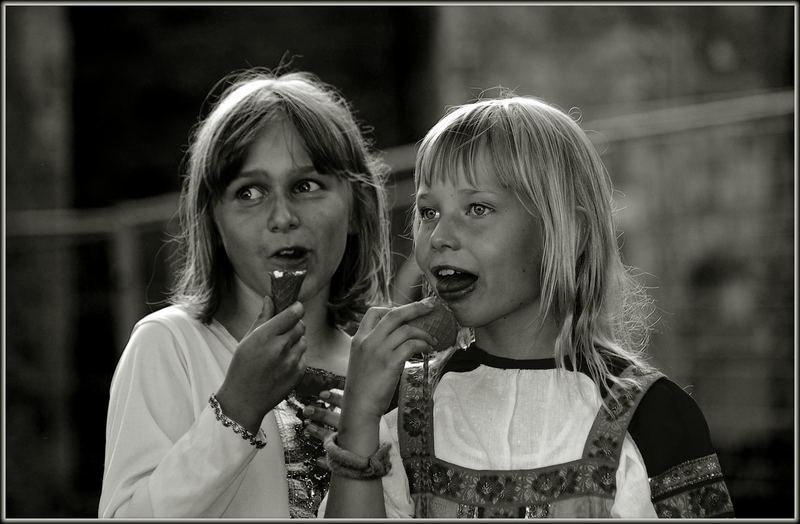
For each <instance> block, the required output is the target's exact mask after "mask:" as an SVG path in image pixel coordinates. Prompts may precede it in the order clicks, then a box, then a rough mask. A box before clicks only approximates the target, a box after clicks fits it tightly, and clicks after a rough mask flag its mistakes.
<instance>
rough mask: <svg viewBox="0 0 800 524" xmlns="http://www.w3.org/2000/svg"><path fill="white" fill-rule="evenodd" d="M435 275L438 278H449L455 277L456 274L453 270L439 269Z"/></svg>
mask: <svg viewBox="0 0 800 524" xmlns="http://www.w3.org/2000/svg"><path fill="white" fill-rule="evenodd" d="M437 274H438V275H439V276H440V277H451V276H453V275H455V274H456V271H455V270H454V269H450V268H447V269H440V270H439V271H438V272H437Z"/></svg>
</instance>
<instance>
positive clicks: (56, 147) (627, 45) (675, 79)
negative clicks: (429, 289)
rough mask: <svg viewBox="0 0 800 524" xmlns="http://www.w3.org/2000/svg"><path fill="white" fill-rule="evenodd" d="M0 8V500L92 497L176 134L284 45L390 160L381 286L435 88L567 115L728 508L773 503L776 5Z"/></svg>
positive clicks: (788, 190)
mask: <svg viewBox="0 0 800 524" xmlns="http://www.w3.org/2000/svg"><path fill="white" fill-rule="evenodd" d="M3 10H4V13H3V14H4V16H3V19H4V30H5V42H4V43H5V46H4V53H5V56H4V66H5V77H4V80H5V83H4V94H5V144H4V145H5V150H4V153H5V155H4V162H5V171H4V174H5V194H4V196H5V208H4V211H5V219H6V220H5V224H6V229H5V248H6V251H5V263H6V280H5V286H6V287H5V289H4V292H5V308H4V315H5V347H4V351H5V352H4V359H5V367H4V389H5V395H4V400H5V421H4V422H5V424H4V430H5V441H4V443H5V450H4V452H5V453H4V455H5V456H4V459H5V460H4V467H5V482H4V486H3V489H4V491H5V508H4V516H6V517H36V518H43V517H70V518H85V517H96V516H97V505H98V500H99V494H100V486H101V481H102V476H103V460H104V445H105V423H106V410H107V403H108V393H109V385H110V382H111V377H112V374H113V372H114V368H115V365H116V362H117V360H118V358H119V355H120V352H121V350H122V349H123V347H124V345H125V343H126V341H127V338H128V336H129V334H130V330H131V327H132V326H133V324H134V323H135V321H136V320H137V319H139V318H140V317H142V316H143V315H145V314H147V313H148V312H150V311H154V310H156V309H158V308H160V307H163V306H164V302H163V301H164V299H165V298H166V291H167V289H168V287H169V283H170V279H171V277H172V267H171V262H170V254H171V252H172V247H171V246H170V245H169V244H168V243H165V240H166V239H168V238H169V235H170V234H171V233H174V232H175V226H176V223H175V220H174V219H173V214H174V212H175V209H176V203H177V191H178V189H179V187H180V186H179V184H180V173H181V161H182V158H183V154H184V151H185V150H186V146H187V143H188V136H189V130H190V128H191V127H192V126H193V125H194V124H195V123H196V122H197V120H198V118H199V117H200V116H201V115H203V114H205V111H206V109H207V105H206V103H205V102H204V101H205V99H206V95H207V94H208V93H209V91H210V90H211V89H212V87H213V86H214V85H215V84H216V82H217V81H218V80H219V79H220V78H221V77H222V76H224V75H225V74H227V73H229V72H231V71H233V70H239V69H244V68H247V67H251V66H265V67H270V68H274V67H276V66H278V65H279V64H280V63H282V62H284V63H285V62H287V61H290V62H291V68H292V69H298V70H309V71H312V72H314V73H316V74H318V75H319V76H320V77H321V78H322V80H324V81H326V82H329V83H331V84H333V85H334V86H336V87H337V88H339V89H340V91H341V92H342V93H343V94H344V96H345V97H346V98H347V99H348V100H350V101H351V102H352V105H353V109H354V110H355V111H356V115H357V117H358V119H359V120H360V121H361V122H362V123H363V124H364V125H365V126H369V127H370V128H371V129H372V131H371V133H370V135H369V136H370V137H371V138H372V140H373V141H374V145H375V147H376V148H378V149H380V150H382V151H383V152H384V155H385V158H386V160H387V162H388V163H389V164H390V165H391V166H392V173H391V178H390V182H389V184H390V197H391V201H392V205H393V215H392V218H393V229H394V233H395V236H394V248H395V260H394V261H395V271H396V296H397V297H398V299H399V300H403V299H406V300H407V299H411V298H414V297H413V296H410V295H409V292H408V289H409V286H410V283H412V282H413V280H414V271H413V267H410V266H408V265H405V264H404V262H405V260H406V258H407V257H408V254H409V252H410V249H411V242H410V240H409V238H408V235H407V217H408V212H407V210H408V207H409V205H410V204H411V193H412V190H413V188H412V184H411V175H412V170H413V158H414V150H415V144H416V143H417V141H418V140H420V139H421V138H422V136H423V135H424V133H425V132H426V131H427V130H428V128H429V127H430V126H431V125H432V124H433V123H434V122H435V121H436V120H437V119H438V118H439V117H440V116H441V115H442V113H443V111H444V109H445V107H446V106H448V105H454V104H460V103H464V102H467V101H470V100H472V99H474V98H475V97H477V96H478V95H479V94H480V93H481V92H482V91H483V90H484V89H487V88H492V87H497V86H502V87H505V88H510V89H514V90H516V92H517V93H519V94H523V95H535V96H539V97H542V98H544V99H546V100H548V101H550V102H553V103H555V104H557V105H559V106H560V107H561V108H563V109H565V110H569V109H571V108H577V109H579V112H580V114H581V115H582V117H581V118H582V123H583V125H584V127H585V128H586V129H588V130H591V136H592V138H593V140H595V141H596V143H597V145H598V148H599V149H600V151H601V152H602V154H603V158H604V160H605V162H606V165H607V167H608V169H609V171H610V173H611V176H612V179H613V180H614V184H615V188H616V190H617V194H616V200H617V201H616V205H617V207H618V208H620V211H619V213H618V223H619V226H620V229H621V230H622V232H623V235H622V237H621V239H620V242H621V244H622V249H623V253H624V260H625V262H626V263H628V264H630V265H633V266H635V267H637V268H639V269H640V271H641V275H642V278H643V279H644V281H645V283H646V284H647V285H648V286H650V287H651V290H650V291H651V293H652V295H653V296H654V298H655V299H656V301H657V305H658V307H659V317H660V320H659V323H658V325H657V332H656V334H655V336H654V337H653V340H652V344H651V347H650V353H651V355H652V357H653V361H654V363H655V364H656V365H658V366H660V367H661V369H662V370H663V371H664V372H666V373H667V374H668V375H670V376H671V378H672V379H673V380H675V381H676V382H677V383H678V384H680V385H681V386H684V387H686V388H687V390H688V391H689V392H690V393H691V394H692V396H693V397H694V399H695V400H696V401H697V402H698V404H699V405H700V407H701V408H702V410H703V411H704V413H705V415H706V418H707V420H708V423H709V426H710V429H711V434H712V437H713V441H714V444H715V446H716V447H717V449H718V451H719V457H720V461H721V464H722V468H723V471H724V473H725V476H726V479H727V483H728V487H729V489H730V492H731V496H732V498H733V502H734V507H735V510H736V513H737V516H739V517H763V518H774V517H784V518H788V517H793V516H796V515H797V512H796V503H795V493H796V491H797V490H796V488H797V486H796V476H795V475H796V447H795V443H796V438H795V437H796V435H795V428H796V418H795V417H796V409H795V394H796V361H795V353H794V343H795V341H796V339H795V335H796V331H795V329H796V328H795V324H794V318H795V280H794V277H795V261H796V260H795V241H796V232H795V229H794V227H795V225H796V224H795V200H794V198H795V197H794V195H795V189H796V187H795V182H796V178H795V176H796V175H795V167H796V163H795V160H796V157H795V155H796V151H795V141H796V136H795V125H796V118H795V103H796V91H795V90H796V76H795V74H796V72H795V65H794V64H795V60H796V56H795V51H796V25H795V23H796V14H797V13H796V10H797V7H796V5H795V4H794V3H784V4H773V5H743V4H731V5H707V6H702V5H658V4H655V5H639V6H633V5H624V4H623V5H618V6H613V5H597V6H593V5H580V6H571V5H566V4H564V5H549V6H545V5H506V6H478V5H461V6H459V5H443V6H434V5H428V6H411V5H371V6H367V5H364V6H319V5H316V6H304V5H294V6H268V5H264V6H254V5H245V6H232V7H228V6H219V5H195V6H191V5H172V6H157V5H138V6H124V5H119V6H99V5H94V6H93V5H78V6H76V5H72V6H69V5H63V6H54V5H51V6H46V5H35V4H34V5H9V4H8V3H6V4H4V6H3ZM218 91H219V90H218V89H217V91H216V92H218ZM492 93H493V92H492V91H490V92H489V94H492Z"/></svg>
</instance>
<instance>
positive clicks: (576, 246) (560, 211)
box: [414, 96, 652, 397]
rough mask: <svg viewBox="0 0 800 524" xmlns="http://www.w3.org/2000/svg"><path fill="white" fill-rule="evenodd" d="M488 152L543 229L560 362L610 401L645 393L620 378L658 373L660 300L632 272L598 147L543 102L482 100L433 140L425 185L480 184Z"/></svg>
mask: <svg viewBox="0 0 800 524" xmlns="http://www.w3.org/2000/svg"><path fill="white" fill-rule="evenodd" d="M481 149H483V150H485V152H486V153H487V154H488V158H489V159H490V163H491V165H492V168H493V169H492V172H493V173H495V175H496V177H497V180H498V182H499V183H500V184H501V186H503V187H505V188H507V189H508V190H510V191H512V192H513V193H514V194H515V195H516V196H517V198H518V199H519V200H520V202H521V203H522V205H523V206H524V207H525V209H526V210H528V212H529V213H531V215H532V216H535V217H537V218H538V219H540V220H541V222H542V224H543V229H544V248H543V260H542V261H541V275H540V276H541V281H542V294H541V313H542V315H545V314H551V315H553V316H554V318H555V319H556V321H557V322H558V325H559V333H558V336H557V340H556V344H555V357H556V361H557V363H558V364H559V365H560V366H561V367H562V368H563V367H565V366H566V361H567V360H569V361H570V363H571V365H573V366H575V365H576V364H578V363H583V365H585V366H586V369H587V370H588V372H589V375H590V376H591V377H592V379H593V381H594V382H595V383H596V384H597V385H598V386H599V387H600V389H601V392H602V393H603V395H604V396H606V395H608V394H610V395H611V397H616V395H615V394H614V392H613V391H612V390H611V385H612V384H619V385H620V386H622V387H623V388H626V387H629V386H635V385H636V380H635V378H633V379H626V378H620V377H619V376H618V374H619V373H618V371H617V370H620V369H621V368H625V367H627V366H629V365H634V366H635V367H636V368H637V369H638V370H641V371H644V370H647V369H649V365H648V364H647V363H646V362H645V359H644V355H643V351H644V348H645V346H646V344H647V339H648V334H649V330H650V326H649V324H648V321H647V317H648V314H649V311H648V308H649V306H650V304H651V302H652V301H651V300H650V298H649V297H648V296H647V294H646V293H645V291H644V288H643V286H642V285H641V284H639V283H638V282H637V281H636V280H635V279H634V278H633V276H632V274H631V269H632V268H629V267H626V266H625V265H624V264H623V263H622V260H621V257H620V254H619V249H618V245H617V236H616V233H615V228H614V222H613V210H612V185H611V180H610V178H609V176H608V173H607V172H606V169H605V167H604V165H603V163H602V161H601V160H600V156H599V154H598V153H597V151H596V150H595V148H594V146H593V145H592V143H591V141H590V140H589V138H588V137H587V136H586V134H585V133H584V131H583V130H582V129H581V128H580V126H579V125H578V124H577V123H576V122H575V121H573V120H572V118H571V117H570V116H569V115H567V114H565V113H564V112H562V111H561V110H559V109H557V108H555V107H554V106H551V105H549V104H547V103H545V102H543V101H541V100H539V99H537V98H532V97H519V96H516V97H512V96H507V97H504V98H498V99H485V100H480V101H477V102H474V103H471V104H466V105H462V106H457V107H454V108H452V109H451V110H450V111H449V112H448V113H447V114H446V115H445V116H444V117H443V118H442V119H441V120H440V121H439V122H438V123H437V124H436V125H435V126H434V127H433V128H432V129H431V130H430V131H429V132H428V134H427V135H426V136H425V138H424V139H423V140H422V142H421V144H420V148H419V151H418V153H417V161H416V168H415V175H414V181H415V186H416V187H417V188H418V187H419V185H420V183H425V184H430V183H431V182H432V180H434V179H447V180H451V181H453V180H455V179H457V178H458V177H459V176H460V173H463V174H464V176H465V177H466V178H467V180H468V181H469V182H470V183H473V184H474V183H475V181H476V179H477V174H476V166H477V165H478V162H477V155H478V153H479V151H481ZM531 264H532V265H535V261H533V260H531Z"/></svg>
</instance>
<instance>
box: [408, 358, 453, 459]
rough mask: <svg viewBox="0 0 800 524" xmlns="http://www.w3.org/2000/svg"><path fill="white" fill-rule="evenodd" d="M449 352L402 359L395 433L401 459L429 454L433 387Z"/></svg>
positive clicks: (431, 433)
mask: <svg viewBox="0 0 800 524" xmlns="http://www.w3.org/2000/svg"><path fill="white" fill-rule="evenodd" d="M452 355H453V352H447V351H445V352H442V353H441V354H439V355H437V357H434V358H432V359H430V361H429V362H428V364H427V366H426V364H425V362H424V361H409V362H406V365H405V368H404V369H403V373H402V374H401V375H400V384H399V390H398V400H397V436H398V440H399V444H400V456H401V457H403V459H407V458H409V459H410V458H414V457H423V456H426V455H427V456H431V457H432V456H433V454H434V453H433V390H434V389H435V388H436V385H437V384H438V383H439V380H440V379H441V371H442V369H443V368H444V365H445V364H446V363H447V361H448V360H449V359H450V357H451V356H452Z"/></svg>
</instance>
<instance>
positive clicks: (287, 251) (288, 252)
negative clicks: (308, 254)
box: [278, 249, 294, 256]
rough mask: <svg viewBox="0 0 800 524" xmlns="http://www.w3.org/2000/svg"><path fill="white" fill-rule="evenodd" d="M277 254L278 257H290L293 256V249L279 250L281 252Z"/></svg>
mask: <svg viewBox="0 0 800 524" xmlns="http://www.w3.org/2000/svg"><path fill="white" fill-rule="evenodd" d="M278 254H279V255H286V256H291V255H294V249H281V250H280V251H279V252H278Z"/></svg>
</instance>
